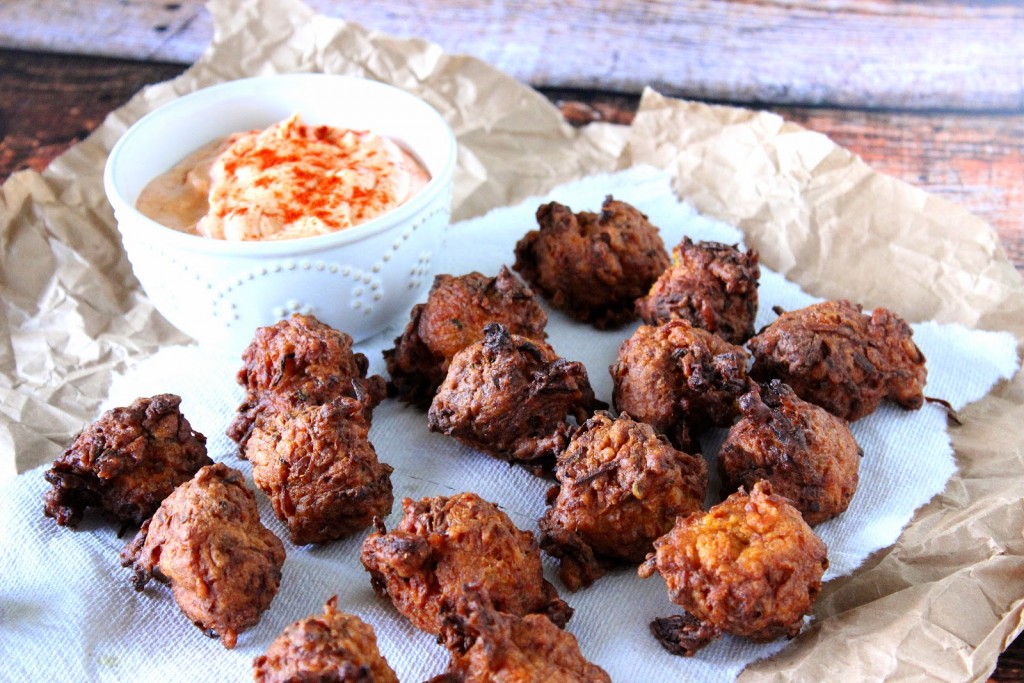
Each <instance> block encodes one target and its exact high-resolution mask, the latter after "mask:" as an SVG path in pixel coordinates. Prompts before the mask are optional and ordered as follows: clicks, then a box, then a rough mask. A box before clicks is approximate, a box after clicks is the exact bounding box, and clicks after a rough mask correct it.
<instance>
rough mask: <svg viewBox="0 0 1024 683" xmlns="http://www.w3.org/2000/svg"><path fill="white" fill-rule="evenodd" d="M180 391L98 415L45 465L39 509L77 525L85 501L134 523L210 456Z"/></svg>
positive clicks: (62, 523)
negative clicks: (185, 411) (182, 407)
mask: <svg viewBox="0 0 1024 683" xmlns="http://www.w3.org/2000/svg"><path fill="white" fill-rule="evenodd" d="M180 405H181V398H180V397H178V396H175V395H174V394H158V395H156V396H153V397H151V398H139V399H136V400H135V401H133V402H132V403H131V405H129V406H128V407H126V408H114V409H112V410H108V411H107V412H105V413H104V414H103V415H101V416H100V418H99V419H98V420H96V422H94V423H93V424H92V425H90V426H89V427H88V428H86V429H85V430H84V431H82V433H80V434H79V435H78V436H77V437H76V438H75V441H74V443H72V444H71V447H70V448H68V449H67V450H66V451H64V454H63V455H62V456H60V457H59V458H57V459H56V460H54V462H53V467H51V468H50V469H49V470H47V472H46V474H45V475H44V476H45V477H46V481H48V482H49V483H50V485H51V486H52V487H53V488H51V489H50V490H49V491H47V492H46V497H45V508H44V512H45V514H46V516H47V517H53V518H54V520H56V522H57V524H60V525H61V526H70V527H74V526H78V523H79V522H81V521H82V513H83V512H84V511H85V509H86V508H87V507H97V508H100V509H101V510H103V511H104V513H106V514H108V515H110V516H111V517H113V518H114V519H116V520H118V521H120V522H124V523H130V524H135V525H139V524H142V522H143V521H145V520H146V519H147V518H149V517H150V516H152V514H153V513H154V512H156V509H157V508H158V507H160V502H161V501H163V499H164V498H166V497H167V496H169V495H170V493H171V491H173V490H174V488H175V487H176V486H178V484H181V483H182V482H185V481H188V480H189V479H191V478H192V475H193V474H195V473H196V471H197V470H198V469H199V468H200V467H203V466H204V465H209V464H211V463H212V462H213V461H212V460H210V458H209V457H208V456H207V454H206V437H205V436H203V435H202V434H200V433H199V432H197V431H195V430H193V429H192V425H190V424H189V422H188V420H186V419H185V416H184V415H182V414H181V410H180Z"/></svg>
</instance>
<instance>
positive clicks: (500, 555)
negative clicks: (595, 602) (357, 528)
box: [361, 493, 572, 634]
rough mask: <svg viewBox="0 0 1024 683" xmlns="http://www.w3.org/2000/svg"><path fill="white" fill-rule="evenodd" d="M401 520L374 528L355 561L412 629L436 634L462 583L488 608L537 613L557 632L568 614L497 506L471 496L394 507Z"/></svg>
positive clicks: (530, 548)
mask: <svg viewBox="0 0 1024 683" xmlns="http://www.w3.org/2000/svg"><path fill="white" fill-rule="evenodd" d="M402 509H403V511H404V513H405V516H404V517H403V518H402V521H401V522H399V524H398V526H397V527H395V528H394V529H393V530H392V531H390V532H388V531H386V530H385V529H384V525H383V524H382V523H381V524H379V526H378V530H377V532H376V533H373V534H371V535H370V536H369V537H368V538H367V539H366V541H364V542H363V549H362V555H361V559H362V562H363V566H364V567H366V570H367V571H368V572H370V576H371V578H372V581H373V587H374V590H376V591H377V594H378V595H379V596H381V597H389V598H390V599H391V602H392V603H394V605H395V608H396V609H397V610H398V611H399V612H401V613H402V614H404V615H405V616H406V617H408V618H409V620H410V621H411V622H412V623H413V625H414V626H416V627H417V628H419V629H421V630H423V631H426V632H427V633H433V634H438V633H440V632H441V625H442V622H443V620H444V617H445V615H446V614H448V613H450V612H451V611H452V610H453V609H454V608H455V604H456V602H457V600H458V598H459V596H460V595H462V593H463V587H464V586H466V585H467V584H477V585H479V586H480V588H481V589H482V590H486V591H487V593H488V595H489V596H490V598H491V600H492V601H493V603H494V606H495V608H496V609H498V610H500V611H502V612H508V613H511V614H518V615H525V614H533V613H537V614H545V615H547V616H548V617H549V618H550V619H551V620H552V621H553V622H554V623H555V624H556V625H558V626H564V625H565V624H566V622H568V621H569V617H571V616H572V608H571V607H569V605H567V604H566V603H565V602H564V601H563V600H561V599H560V598H559V597H558V592H557V591H556V590H555V587H554V586H552V585H551V584H550V583H549V582H548V581H547V580H545V579H544V575H543V572H542V570H541V560H540V550H539V548H538V547H537V541H536V539H535V538H534V537H533V534H531V533H530V532H528V531H521V530H520V529H518V528H517V527H516V526H515V524H513V523H512V520H510V519H509V518H508V515H506V514H505V513H504V512H502V511H501V510H500V509H499V508H498V506H496V505H494V504H493V503H489V502H487V501H485V500H483V499H482V498H480V496H478V495H476V494H474V493H460V494H457V495H455V496H452V497H450V498H449V497H444V496H438V497H436V498H424V499H422V500H420V501H419V502H417V501H413V500H410V499H409V498H406V499H405V500H403V501H402Z"/></svg>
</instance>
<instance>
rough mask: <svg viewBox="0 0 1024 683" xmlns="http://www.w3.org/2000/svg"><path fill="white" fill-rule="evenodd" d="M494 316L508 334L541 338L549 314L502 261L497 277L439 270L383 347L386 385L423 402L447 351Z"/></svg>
mask: <svg viewBox="0 0 1024 683" xmlns="http://www.w3.org/2000/svg"><path fill="white" fill-rule="evenodd" d="M490 322H497V323H501V324H502V325H504V326H505V327H506V328H507V329H508V331H509V332H511V333H512V334H518V335H520V336H522V337H529V338H530V339H537V340H540V341H543V340H544V339H545V338H546V337H547V332H545V331H544V327H545V325H547V322H548V316H547V314H546V313H545V312H544V309H542V308H541V307H540V304H539V303H537V299H536V297H535V296H534V294H533V290H531V289H530V288H529V287H527V286H526V285H525V284H523V282H522V281H521V280H520V279H519V278H518V277H516V276H515V274H514V273H512V271H510V270H509V269H508V268H507V267H505V266H502V267H501V270H500V271H499V272H498V275H497V277H487V276H485V275H481V274H480V273H476V272H473V273H469V274H467V275H460V276H458V277H454V276H452V275H438V276H437V277H435V278H434V285H433V287H431V289H430V294H429V295H428V296H427V300H426V302H425V303H422V304H417V305H415V306H413V309H412V314H411V316H410V320H409V323H408V324H407V325H406V326H405V331H404V332H402V335H401V336H400V337H398V338H396V339H395V348H393V349H388V350H385V351H384V360H385V362H386V363H387V367H388V373H389V374H390V375H391V387H392V388H393V390H394V391H395V392H396V393H397V395H398V397H399V398H401V399H403V400H405V401H407V402H409V403H413V404H416V405H420V406H423V407H427V406H429V405H430V399H432V398H433V397H434V393H435V392H436V391H437V388H438V387H439V386H440V385H441V382H443V381H444V378H445V375H446V374H447V373H448V366H449V364H450V363H451V361H452V357H454V356H455V354H456V353H457V352H459V351H461V350H462V349H464V348H466V347H467V346H469V345H470V344H472V343H473V342H476V341H480V340H481V339H483V336H484V325H486V324H487V323H490Z"/></svg>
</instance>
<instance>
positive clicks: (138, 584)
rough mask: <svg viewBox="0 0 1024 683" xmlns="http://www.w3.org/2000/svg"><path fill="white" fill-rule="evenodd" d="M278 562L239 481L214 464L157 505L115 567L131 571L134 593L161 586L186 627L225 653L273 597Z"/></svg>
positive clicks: (277, 546)
mask: <svg viewBox="0 0 1024 683" xmlns="http://www.w3.org/2000/svg"><path fill="white" fill-rule="evenodd" d="M284 557H285V552H284V544H282V543H281V539H279V538H278V537H277V536H275V535H274V533H273V532H272V531H270V530H269V529H267V528H266V527H265V526H263V523H262V522H260V515H259V512H258V511H257V509H256V496H255V495H254V494H253V492H252V491H250V490H249V488H248V487H247V486H246V485H245V479H244V478H243V477H242V473H241V472H239V471H238V470H235V469H232V468H230V467H228V466H227V465H225V464H223V463H217V464H215V465H207V466H206V467H204V468H202V469H201V470H199V471H198V472H197V473H196V476H195V477H193V478H192V479H191V480H189V481H187V482H185V483H184V484H182V485H181V486H179V487H178V488H176V489H175V490H174V492H173V493H172V494H171V495H169V496H167V498H165V499H164V502H163V503H162V504H161V505H160V508H159V509H158V510H157V511H156V514H154V515H153V516H152V517H151V518H149V519H148V520H146V522H145V523H144V524H143V525H142V528H141V529H140V530H139V533H138V535H137V536H136V537H135V538H134V539H133V540H132V541H131V543H129V544H128V545H126V546H125V548H124V550H122V551H121V565H122V566H124V567H132V568H133V569H134V571H135V576H134V578H133V580H132V583H133V585H134V586H135V589H136V590H140V591H141V590H142V589H143V588H145V586H146V583H147V582H148V581H149V580H150V579H151V578H153V579H156V580H157V581H160V582H161V583H165V584H168V585H169V586H170V587H171V592H172V593H173V594H174V600H175V601H176V602H177V603H178V607H180V608H181V611H182V612H183V613H184V614H185V616H186V617H188V619H189V621H191V622H192V623H193V624H195V625H196V626H198V627H199V628H200V629H202V630H203V632H204V633H205V634H206V635H207V636H209V637H211V638H217V637H219V638H220V640H221V643H223V644H224V647H226V648H227V649H229V650H230V649H231V648H233V647H234V646H235V643H236V641H237V639H238V634H239V633H240V632H241V631H244V630H245V629H247V628H249V627H251V626H254V625H256V623H257V622H259V620H260V615H261V614H263V612H264V610H266V609H267V608H268V607H269V606H270V603H271V601H272V600H273V599H274V596H275V595H277V589H278V588H279V587H280V585H281V567H282V565H284Z"/></svg>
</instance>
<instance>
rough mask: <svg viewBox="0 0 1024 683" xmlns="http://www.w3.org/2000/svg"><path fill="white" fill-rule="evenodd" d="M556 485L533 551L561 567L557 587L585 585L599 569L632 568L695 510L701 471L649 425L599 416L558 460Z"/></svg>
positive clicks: (703, 483)
mask: <svg viewBox="0 0 1024 683" xmlns="http://www.w3.org/2000/svg"><path fill="white" fill-rule="evenodd" d="M555 467H556V469H555V476H556V477H557V479H558V483H559V485H560V486H559V487H555V488H553V489H552V491H551V493H549V496H548V497H549V501H548V502H549V504H550V505H551V507H549V508H548V509H547V511H546V512H545V513H544V516H543V517H542V518H541V519H540V545H541V548H543V549H544V550H545V551H546V552H547V553H549V554H551V555H554V556H555V557H558V558H559V560H560V562H561V570H560V576H561V579H562V583H564V584H565V586H566V587H567V588H568V589H569V590H571V591H576V590H579V589H580V588H583V587H586V586H589V585H590V584H591V583H593V582H594V581H595V580H596V579H597V578H599V577H600V576H601V575H602V574H604V571H605V568H606V566H607V565H610V564H616V563H633V564H636V563H639V562H642V561H643V559H644V558H645V557H646V556H647V553H649V552H650V551H651V548H652V547H653V544H654V540H655V539H656V538H658V537H659V536H662V535H663V534H665V533H667V532H668V531H669V529H671V528H672V525H673V523H674V522H675V520H676V517H677V516H679V515H686V514H689V513H691V512H697V511H700V510H702V509H703V506H704V495H705V493H706V492H707V487H708V475H707V465H706V464H705V462H704V458H702V457H700V456H693V455H687V454H686V453H683V452H682V451H678V450H676V449H675V448H673V447H672V446H671V445H670V444H669V443H668V441H667V440H666V439H665V437H664V436H662V435H659V434H657V433H656V432H655V431H654V429H653V428H652V427H651V426H650V425H646V424H643V423H642V422H634V421H633V420H632V419H631V418H630V417H629V416H628V415H620V416H619V417H618V418H614V419H613V418H612V417H611V415H609V414H608V413H605V412H599V413H597V414H596V415H594V417H592V418H590V419H589V420H587V422H586V423H585V424H584V425H583V426H582V427H581V428H580V430H579V431H577V432H576V434H575V435H573V437H572V441H570V442H569V446H568V448H566V449H565V451H564V452H562V453H561V454H560V455H559V456H558V460H557V462H556V466H555Z"/></svg>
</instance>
